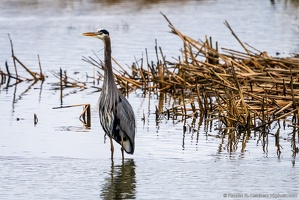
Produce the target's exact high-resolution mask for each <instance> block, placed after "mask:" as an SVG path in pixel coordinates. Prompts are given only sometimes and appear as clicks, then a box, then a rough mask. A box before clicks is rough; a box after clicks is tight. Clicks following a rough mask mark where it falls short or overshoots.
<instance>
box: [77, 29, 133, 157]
mask: <svg viewBox="0 0 299 200" xmlns="http://www.w3.org/2000/svg"><path fill="white" fill-rule="evenodd" d="M83 35H84V36H91V37H95V38H99V39H101V40H102V41H103V42H104V71H105V73H104V82H103V86H102V92H101V96H100V99H99V116H100V122H101V125H102V127H103V129H104V131H105V133H106V134H107V135H108V136H109V138H110V145H111V160H113V153H114V146H113V141H112V139H114V140H115V141H116V142H117V143H119V144H120V145H121V152H122V160H124V150H125V151H126V152H127V153H128V154H133V153H134V149H135V141H134V140H135V115H134V112H133V109H132V106H131V105H130V103H129V102H128V101H127V99H126V98H125V97H124V96H123V95H122V94H121V92H120V91H119V90H118V89H117V87H116V84H115V82H114V77H113V71H112V64H111V41H110V36H109V32H108V31H107V30H104V29H102V30H97V32H88V33H83Z"/></svg>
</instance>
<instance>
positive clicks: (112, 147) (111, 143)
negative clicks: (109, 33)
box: [110, 137, 114, 160]
mask: <svg viewBox="0 0 299 200" xmlns="http://www.w3.org/2000/svg"><path fill="white" fill-rule="evenodd" d="M110 147H111V160H113V153H114V146H113V140H112V137H110Z"/></svg>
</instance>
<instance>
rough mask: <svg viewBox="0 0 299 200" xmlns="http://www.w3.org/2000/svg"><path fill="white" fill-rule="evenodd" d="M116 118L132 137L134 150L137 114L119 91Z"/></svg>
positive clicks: (121, 127) (123, 129) (129, 136)
mask: <svg viewBox="0 0 299 200" xmlns="http://www.w3.org/2000/svg"><path fill="white" fill-rule="evenodd" d="M116 118H118V119H119V126H120V129H121V131H123V132H124V133H125V134H126V135H127V137H128V138H129V139H130V141H131V144H132V147H133V150H134V147H135V128H136V125H135V115H134V112H133V109H132V106H131V105H130V103H129V102H128V100H127V99H126V98H125V97H124V96H123V95H122V94H121V93H120V92H119V99H118V104H117V112H116Z"/></svg>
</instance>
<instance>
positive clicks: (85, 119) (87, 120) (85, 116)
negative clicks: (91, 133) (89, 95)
mask: <svg viewBox="0 0 299 200" xmlns="http://www.w3.org/2000/svg"><path fill="white" fill-rule="evenodd" d="M78 106H83V112H82V113H81V114H80V116H79V119H80V121H81V122H82V123H83V124H84V125H85V126H86V127H87V128H90V127H91V112H90V104H74V105H69V106H59V107H53V108H52V109H61V108H73V107H78Z"/></svg>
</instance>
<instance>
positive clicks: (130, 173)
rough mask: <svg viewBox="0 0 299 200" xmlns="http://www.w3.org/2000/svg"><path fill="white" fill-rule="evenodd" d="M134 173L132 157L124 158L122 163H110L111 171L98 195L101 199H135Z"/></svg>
mask: <svg viewBox="0 0 299 200" xmlns="http://www.w3.org/2000/svg"><path fill="white" fill-rule="evenodd" d="M135 193H136V173H135V162H134V160H133V159H128V160H126V161H125V162H124V163H123V164H122V165H115V166H114V163H113V162H112V163H111V171H110V173H109V176H108V177H107V178H106V179H105V183H104V185H103V187H102V189H101V194H100V197H101V198H103V199H135V197H136V194H135Z"/></svg>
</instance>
